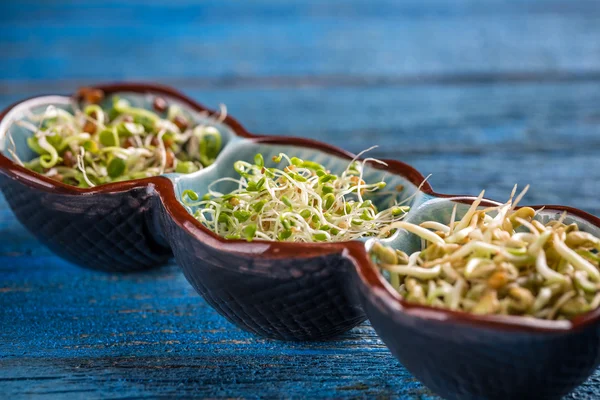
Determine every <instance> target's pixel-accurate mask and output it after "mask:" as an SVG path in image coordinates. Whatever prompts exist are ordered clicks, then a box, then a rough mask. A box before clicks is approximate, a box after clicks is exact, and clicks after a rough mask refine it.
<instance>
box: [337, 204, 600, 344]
mask: <svg viewBox="0 0 600 400" xmlns="http://www.w3.org/2000/svg"><path fill="white" fill-rule="evenodd" d="M434 195H435V197H438V198H446V199H449V200H453V201H454V202H457V203H464V204H471V203H473V202H474V201H475V200H476V197H475V196H452V195H447V194H437V193H434ZM495 204H498V202H496V201H494V200H490V199H487V198H484V199H483V200H482V202H481V205H483V206H492V205H495ZM522 207H531V208H533V209H534V210H540V209H542V208H543V209H544V211H555V212H557V213H563V212H565V211H566V212H567V213H568V214H570V215H574V216H576V217H579V218H581V219H583V220H585V221H587V222H589V223H591V224H593V225H595V226H597V227H600V218H598V217H596V216H594V215H592V214H589V213H587V212H585V211H583V210H580V209H578V208H574V207H569V206H563V205H552V204H545V205H528V206H522ZM522 207H517V209H519V208H522ZM345 255H346V256H347V257H348V258H349V259H351V260H352V261H353V262H354V265H355V267H356V271H357V274H358V277H359V279H360V280H361V281H362V283H363V284H365V285H366V286H367V287H368V288H369V291H370V295H372V296H375V297H376V298H377V300H379V301H381V302H382V303H383V304H384V305H385V306H386V307H387V308H388V309H389V310H392V312H393V313H401V314H406V315H409V316H411V317H415V318H421V319H429V320H436V321H439V322H440V323H449V324H466V325H470V326H472V327H476V328H487V329H493V330H499V331H504V332H523V333H539V334H549V333H550V334H552V333H553V334H557V333H570V332H574V331H579V330H581V329H583V328H585V327H587V326H590V325H593V324H596V323H598V322H600V307H598V308H596V309H594V310H591V311H588V312H586V313H584V314H581V315H578V316H577V317H575V318H573V319H570V320H567V321H555V320H552V321H548V320H543V319H539V318H527V317H521V316H505V315H476V314H471V313H468V312H465V311H453V310H448V309H444V308H438V307H432V306H427V305H421V304H416V303H411V302H408V301H406V300H405V299H404V298H402V296H400V294H399V293H398V292H396V290H394V288H393V287H392V286H391V284H390V283H389V282H388V281H387V280H386V279H385V278H384V276H383V275H382V274H381V273H380V272H379V271H378V269H377V267H376V266H375V265H374V263H373V262H372V261H371V259H370V257H369V254H368V252H367V251H366V250H365V249H360V248H358V247H356V246H354V245H353V244H351V245H349V246H347V252H346V253H345Z"/></svg>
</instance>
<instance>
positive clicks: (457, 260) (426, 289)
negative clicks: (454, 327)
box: [371, 187, 600, 320]
mask: <svg viewBox="0 0 600 400" xmlns="http://www.w3.org/2000/svg"><path fill="white" fill-rule="evenodd" d="M515 190H516V187H515ZM515 190H513V193H512V195H511V197H510V199H509V200H508V202H507V203H505V204H502V205H499V206H496V207H488V208H484V209H482V210H478V206H479V204H480V202H481V200H482V197H483V192H482V193H481V195H480V196H479V197H478V198H477V200H476V201H475V202H473V204H472V205H471V207H470V208H469V210H468V211H467V213H466V214H465V215H464V217H463V218H461V219H455V215H456V206H455V207H454V210H453V213H452V217H451V218H450V221H448V224H447V225H446V224H442V223H440V222H437V221H426V222H423V223H421V224H419V225H415V224H411V223H408V222H405V221H400V222H396V223H394V224H391V225H389V226H387V227H386V228H385V229H384V232H385V231H386V230H390V229H402V230H406V231H408V232H409V234H413V235H417V236H419V237H420V238H421V243H422V245H421V250H420V251H416V252H414V253H412V254H410V255H408V254H406V253H404V252H402V251H400V250H393V249H392V248H389V247H386V246H384V245H382V244H381V243H374V245H373V246H372V249H371V256H372V258H373V259H374V261H375V262H376V263H377V265H378V266H379V268H380V269H381V270H382V271H384V275H386V276H387V277H388V278H389V281H390V283H391V285H392V286H393V287H394V289H396V290H397V291H398V293H400V295H402V297H403V298H404V299H406V300H407V301H409V302H414V303H418V304H423V305H429V306H434V307H442V308H447V309H451V310H460V311H465V312H469V313H473V314H504V315H517V316H528V317H534V318H541V319H548V320H561V319H570V318H573V317H575V316H577V315H579V314H582V313H585V312H587V311H590V310H593V309H595V308H597V307H598V306H599V305H600V269H599V266H600V256H599V254H598V252H599V250H600V239H598V238H597V237H595V236H593V235H591V234H590V233H586V232H583V231H580V230H579V228H578V226H577V224H575V223H572V224H569V225H567V224H565V223H564V220H565V217H566V214H563V215H562V216H561V218H560V219H558V220H553V221H550V222H548V223H546V224H542V223H541V222H539V221H538V220H536V219H534V217H535V215H536V211H534V210H533V209H532V208H529V207H523V208H519V209H516V208H515V207H516V205H517V203H518V202H519V200H520V199H521V198H522V197H523V195H524V193H525V192H526V190H527V188H525V190H524V191H523V192H522V193H521V194H520V195H519V196H518V197H517V198H516V199H515V200H514V201H513V197H514V194H515Z"/></svg>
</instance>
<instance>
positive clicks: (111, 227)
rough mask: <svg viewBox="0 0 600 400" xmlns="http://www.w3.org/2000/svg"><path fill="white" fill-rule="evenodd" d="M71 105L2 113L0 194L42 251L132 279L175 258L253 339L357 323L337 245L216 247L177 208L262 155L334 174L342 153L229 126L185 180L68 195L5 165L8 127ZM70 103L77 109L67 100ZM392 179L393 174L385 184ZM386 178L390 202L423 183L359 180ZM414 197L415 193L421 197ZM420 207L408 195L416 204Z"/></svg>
mask: <svg viewBox="0 0 600 400" xmlns="http://www.w3.org/2000/svg"><path fill="white" fill-rule="evenodd" d="M97 88H98V89H101V90H103V91H104V92H105V94H106V98H107V100H106V101H110V98H111V96H113V95H118V96H119V97H121V98H126V99H128V100H130V101H131V102H133V103H134V104H135V105H137V106H146V107H148V108H149V107H150V105H151V103H152V100H153V97H154V96H155V95H160V96H161V97H164V98H165V99H166V100H167V101H168V102H169V103H178V104H179V105H180V107H182V108H183V109H184V110H185V111H186V112H187V113H188V115H189V116H191V117H192V118H194V119H195V120H196V121H198V122H200V120H201V119H202V118H205V112H206V111H207V110H206V109H205V108H204V107H202V106H201V105H199V104H197V103H195V102H194V101H192V100H190V99H188V98H187V97H185V96H183V95H181V94H179V93H177V92H175V91H174V90H172V89H170V88H166V87H162V86H155V85H144V84H116V85H99V86H97ZM71 101H73V99H72V98H71V97H70V96H40V97H36V98H33V99H29V100H25V101H23V102H20V103H17V104H15V105H13V106H11V107H9V108H8V109H7V110H5V111H4V112H3V113H2V114H1V115H0V185H1V189H2V191H3V193H4V195H5V197H6V200H7V202H8V203H9V205H10V207H11V208H12V209H13V211H14V213H15V215H16V216H17V218H18V219H19V220H20V221H21V222H22V223H23V225H25V226H26V227H27V228H28V229H29V230H30V231H31V232H32V233H33V234H34V235H36V237H38V238H39V240H40V241H42V242H43V243H45V244H46V245H47V246H48V247H49V248H50V249H52V250H53V251H54V252H56V253H57V254H59V255H60V256H62V257H64V258H66V259H68V260H69V261H71V262H73V263H76V264H78V265H81V266H83V267H87V268H94V269H100V270H105V271H124V272H127V271H137V270H143V269H147V268H153V267H157V266H160V265H161V264H164V263H165V262H166V261H168V260H169V259H170V258H171V257H172V256H173V254H174V255H175V258H176V261H177V263H178V264H179V265H180V266H181V268H182V270H183V272H184V274H185V276H186V278H187V279H188V280H189V281H190V283H191V284H192V285H193V286H194V288H195V289H196V290H197V291H198V292H199V293H200V294H201V295H202V296H204V297H205V298H206V300H207V301H208V302H209V303H210V304H211V305H212V306H213V307H214V308H215V309H217V310H218V311H219V312H220V313H221V314H223V315H224V316H225V317H227V318H228V319H229V320H230V321H232V322H234V323H235V324H237V325H238V326H240V327H242V328H244V329H246V330H249V331H251V332H255V333H257V334H260V335H263V336H267V337H271V338H277V339H287V340H307V339H324V338H328V337H332V336H335V335H339V334H341V333H343V332H345V331H347V330H348V329H350V328H352V327H354V326H355V325H357V324H359V323H360V322H362V321H364V319H365V315H364V312H363V310H362V307H361V305H360V302H359V300H358V297H356V296H355V294H356V293H355V291H352V290H349V287H350V283H349V282H348V279H349V278H350V277H351V274H350V273H349V270H350V268H353V267H352V263H351V262H350V261H349V260H348V259H347V258H346V257H344V255H343V252H344V250H345V247H344V246H343V245H342V244H339V243H338V244H320V245H316V244H294V243H273V242H264V241H255V242H252V243H248V242H246V241H243V240H225V239H223V238H221V237H218V236H217V235H215V234H213V233H212V232H210V231H209V230H207V229H206V228H205V227H204V226H203V225H202V224H201V223H199V222H198V221H196V220H195V219H194V218H193V217H192V215H190V213H189V212H188V211H187V210H186V209H185V208H184V207H183V206H182V204H181V203H180V202H179V197H180V196H179V195H180V193H181V192H183V191H184V190H186V189H194V190H196V191H197V192H200V193H202V192H203V191H205V189H206V186H207V185H208V183H209V182H211V181H213V180H214V179H215V178H217V177H222V176H232V175H233V174H234V171H233V167H232V164H233V161H235V160H238V159H248V160H251V159H253V157H254V155H255V154H256V153H257V152H261V153H263V155H264V156H265V159H266V160H267V162H269V161H268V160H270V158H271V156H272V155H275V154H278V153H279V152H282V151H284V152H288V153H293V154H294V155H296V156H298V157H304V158H307V159H312V160H314V161H317V162H320V163H322V164H323V165H325V166H326V167H327V168H329V169H331V170H333V171H338V172H341V171H342V170H343V169H345V167H346V166H347V164H348V162H349V160H351V158H352V155H350V154H349V153H346V152H344V151H342V150H339V149H336V148H334V147H331V146H328V145H326V144H322V143H318V142H315V141H311V140H306V139H301V138H285V137H261V136H257V135H251V134H250V133H248V132H247V131H246V130H245V129H244V128H243V127H242V126H241V125H240V124H239V123H237V122H236V121H235V120H234V119H233V118H231V117H227V118H226V119H225V120H224V121H223V124H221V125H220V126H218V129H219V131H220V132H221V134H222V136H223V137H224V147H223V149H222V151H221V153H220V155H219V156H218V158H217V160H216V162H215V164H214V165H212V166H210V167H208V168H205V169H203V170H201V171H198V172H196V173H193V174H189V175H185V176H184V175H181V174H169V175H165V176H159V177H154V178H146V179H140V180H135V181H128V182H122V183H114V184H109V185H103V186H97V187H95V188H92V189H78V188H75V187H71V186H67V185H65V184H62V183H58V182H56V181H53V180H51V179H49V178H46V177H43V176H41V175H39V174H37V173H34V172H32V171H29V170H27V169H25V168H23V167H20V166H19V165H17V164H16V163H14V162H13V161H12V160H11V159H10V156H9V152H8V146H9V145H11V143H10V141H9V140H8V135H7V132H10V134H11V135H10V136H11V137H12V139H13V140H14V141H15V144H16V148H17V151H18V156H19V158H20V159H22V160H28V159H30V158H31V157H32V156H33V154H31V153H30V152H29V150H28V148H27V146H26V136H27V135H28V134H30V133H28V132H26V131H25V130H24V129H21V128H19V127H18V126H17V125H15V124H14V122H15V121H17V120H19V119H23V118H27V112H28V110H33V111H36V110H44V109H45V108H46V107H47V106H48V105H50V104H52V105H54V106H57V107H63V108H67V109H68V108H69V107H71V105H70V104H71ZM75 101H78V99H75ZM389 172H391V173H392V174H389ZM384 173H386V174H388V175H389V176H388V178H387V179H386V181H387V182H388V184H390V185H394V186H396V185H404V186H405V190H404V191H403V192H402V193H401V195H400V196H401V197H400V198H406V197H407V196H409V195H411V194H413V193H415V191H416V190H417V185H418V184H419V183H421V181H422V180H423V177H422V176H421V175H420V174H419V173H418V172H416V171H415V170H413V169H412V168H410V167H408V166H406V165H404V164H402V163H400V162H396V161H395V162H391V164H390V167H389V171H384V170H382V169H381V166H378V165H375V166H369V167H368V168H367V170H366V171H365V176H366V179H369V178H371V177H372V176H374V175H377V178H378V179H379V178H380V177H381V175H382V174H384ZM419 195H420V194H419ZM417 197H418V196H417Z"/></svg>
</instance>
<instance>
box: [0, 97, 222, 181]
mask: <svg viewBox="0 0 600 400" xmlns="http://www.w3.org/2000/svg"><path fill="white" fill-rule="evenodd" d="M99 92H100V93H94V96H92V97H90V96H87V97H89V98H90V99H92V98H93V99H94V101H96V100H98V101H99V100H101V99H102V98H103V97H104V94H103V93H102V92H101V91H99ZM87 97H86V96H84V98H87ZM90 99H88V103H87V104H84V107H83V111H81V110H79V109H76V110H75V112H74V113H70V112H68V111H65V110H62V109H58V108H56V107H54V106H49V107H47V108H46V110H45V111H44V112H42V113H39V114H31V115H30V116H29V117H28V119H29V121H27V120H23V121H17V122H15V124H17V125H19V126H21V127H22V128H25V129H27V130H28V131H30V132H31V133H32V135H31V136H30V137H29V138H28V139H27V145H28V146H29V148H30V149H31V150H33V151H34V152H35V153H37V154H38V157H37V158H34V159H33V160H31V161H29V162H23V160H21V159H19V157H18V156H17V148H16V145H15V143H14V141H13V140H12V137H11V136H10V135H9V136H8V139H9V142H10V144H11V146H12V147H11V148H9V149H8V151H9V153H10V154H11V156H12V158H13V159H14V160H15V162H17V163H18V164H20V165H23V166H25V167H26V168H29V169H31V170H33V171H35V172H38V173H40V174H43V175H45V176H47V177H50V178H52V179H55V180H58V181H61V182H63V183H66V184H69V185H73V186H78V187H84V188H85V187H93V186H96V185H102V184H105V183H111V182H119V181H124V180H129V179H138V178H145V177H149V176H155V175H160V174H163V173H172V172H177V173H185V174H187V173H192V172H195V171H198V170H200V169H202V168H204V167H207V166H209V165H211V164H212V163H214V161H215V159H216V158H217V156H218V154H219V152H220V151H221V147H222V138H221V134H220V133H219V131H218V130H217V128H216V127H214V126H210V125H196V126H192V125H190V127H189V128H188V127H187V124H189V123H190V121H191V119H190V118H189V117H188V116H187V115H186V114H185V113H184V111H183V110H182V109H181V108H180V107H179V106H176V105H172V106H171V107H169V109H168V110H169V115H167V116H165V115H164V114H165V111H166V110H167V108H166V107H165V108H163V107H162V106H160V105H161V104H163V103H165V104H166V102H165V100H164V99H160V101H158V104H159V106H160V107H154V108H155V110H157V111H158V113H155V112H153V111H151V110H146V109H144V108H138V107H133V106H132V105H131V104H130V103H129V102H128V101H126V100H124V99H119V98H118V97H117V96H114V97H113V102H112V106H109V107H105V108H103V107H101V106H100V105H98V104H96V103H89V101H91V100H90ZM157 99H158V98H157ZM155 103H156V102H155ZM223 113H224V111H223V109H221V112H220V114H219V117H218V118H217V117H216V116H209V117H208V119H209V122H210V123H214V124H216V123H219V122H220V120H219V118H221V117H222V116H223ZM181 127H185V129H181ZM73 155H76V157H75V156H73Z"/></svg>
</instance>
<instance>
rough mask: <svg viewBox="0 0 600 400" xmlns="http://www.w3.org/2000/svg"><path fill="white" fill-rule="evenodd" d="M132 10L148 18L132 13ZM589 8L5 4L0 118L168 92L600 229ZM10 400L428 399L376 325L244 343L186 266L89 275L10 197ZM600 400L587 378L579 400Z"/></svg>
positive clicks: (563, 1) (549, 4)
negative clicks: (50, 244) (557, 210)
mask: <svg viewBox="0 0 600 400" xmlns="http://www.w3.org/2000/svg"><path fill="white" fill-rule="evenodd" d="M140 6H144V7H140ZM599 17H600V7H598V6H597V2H596V1H593V0H591V1H578V2H572V1H567V0H549V1H544V0H530V1H526V2H523V1H503V0H492V1H486V2H481V1H475V0H457V1H427V2H422V1H416V0H410V1H405V2H404V1H403V2H397V1H392V0H385V1H378V2H372V1H368V0H349V1H341V0H336V1H330V2H322V1H317V0H310V1H307V0H290V1H286V2H275V1H272V0H260V1H257V2H252V3H250V2H234V1H230V0H222V1H219V2H202V3H198V2H195V1H191V0H170V1H169V2H159V1H155V0H144V1H141V0H135V1H131V2H127V3H126V4H124V2H122V1H117V0H109V1H101V0H91V1H88V2H85V4H83V3H82V2H71V1H67V0H57V1H53V2H48V1H43V0H36V1H33V0H24V1H21V2H2V4H0V52H1V53H2V57H0V107H5V106H7V105H8V104H10V103H11V102H14V101H16V100H20V99H22V98H24V97H27V96H32V95H37V94H42V93H68V92H71V91H72V90H74V89H75V88H76V87H77V86H79V85H82V84H86V83H91V82H98V81H107V80H123V79H130V80H141V79H144V80H156V81H159V82H162V83H166V84H173V85H175V86H176V87H178V88H179V89H181V90H182V91H184V92H186V93H187V94H189V95H191V96H192V97H194V98H196V99H197V100H199V101H200V102H202V103H205V104H206V105H209V106H211V107H216V106H217V105H218V104H219V103H225V104H227V105H228V108H229V110H230V112H231V113H232V114H233V115H234V116H235V117H237V118H238V119H239V120H240V121H241V122H242V123H243V124H244V125H245V126H246V127H247V128H248V129H250V130H251V131H254V132H260V133H268V134H283V135H300V136H305V137H310V138H316V139H319V140H325V141H328V142H330V143H332V144H334V145H337V146H340V147H343V148H346V149H348V150H351V151H353V152H358V151H360V150H362V149H364V148H367V147H370V146H371V145H374V144H378V145H379V146H380V147H379V148H377V149H375V150H373V152H372V154H373V155H374V156H377V157H385V158H397V159H401V160H403V161H406V162H409V163H411V164H413V165H414V166H415V167H417V168H418V169H419V170H420V171H421V172H423V173H425V174H429V173H431V174H433V175H432V177H431V182H432V184H433V186H434V188H435V189H436V190H438V191H441V192H448V193H461V194H477V193H478V192H479V191H480V190H481V189H486V190H487V195H488V196H489V197H492V198H497V199H503V198H505V197H506V196H507V194H508V193H509V191H510V189H511V188H512V185H513V184H514V183H519V184H526V183H531V184H532V189H531V191H530V193H529V194H528V195H527V197H526V198H525V202H527V203H558V204H566V205H571V206H575V207H579V208H582V209H584V210H586V211H589V212H592V213H595V214H600V186H599V184H598V182H600V158H599V157H598V156H597V154H598V150H599V149H600V42H599V41H598V40H597V38H598V37H599V34H600V25H599V24H598V23H597V21H598V18H599ZM0 326H1V327H2V329H0V390H1V393H2V396H4V397H6V398H70V399H71V398H76V399H77V398H81V399H100V398H123V399H125V398H159V397H163V398H167V397H173V396H178V397H197V398H204V397H212V398H216V397H229V398H259V397H262V398H265V397H266V398H273V397H278V398H286V397H289V398H297V397H310V398H319V397H336V398H375V397H380V398H402V399H433V398H437V397H436V396H434V395H433V394H432V393H431V392H429V391H428V390H427V389H426V388H424V387H423V386H422V385H421V384H420V383H419V382H417V381H416V380H415V379H414V378H413V377H412V376H411V375H410V374H409V373H408V372H407V371H406V370H405V369H404V368H403V367H402V366H401V365H399V363H398V362H397V361H396V360H395V359H394V358H393V357H392V356H391V354H390V353H389V351H388V350H387V349H386V347H385V346H384V345H383V343H382V342H381V341H380V340H379V339H378V338H377V335H376V334H375V332H374V331H373V330H372V328H371V327H370V326H369V325H368V323H366V324H364V325H361V326H359V327H357V328H355V329H353V330H352V331H350V332H349V333H348V334H346V335H345V336H343V337H341V338H339V339H337V340H332V341H328V342H321V343H282V342H276V341H270V340H265V339H261V338H258V337H255V336H252V335H249V334H247V333H245V332H242V331H240V330H239V329H237V328H236V327H235V326H233V325H231V324H229V323H228V322H226V321H225V320H224V319H223V318H221V317H220V316H219V315H218V314H216V312H215V311H214V310H212V309H211V308H210V307H209V306H208V305H207V304H206V303H205V302H204V301H203V300H202V299H201V298H200V297H199V296H197V295H196V294H195V292H194V291H193V289H191V287H190V286H189V285H188V284H187V282H186V281H185V279H184V278H183V277H182V275H181V273H180V272H179V270H178V268H177V267H176V266H174V265H171V266H169V267H167V268H165V269H162V270H158V271H154V272H149V273H144V274H136V275H116V274H115V275H113V274H102V273H97V272H91V271H85V270H82V269H79V268H77V267H75V266H73V265H71V264H69V263H67V262H65V261H62V260H61V259H59V258H57V257H55V256H54V255H53V254H52V253H50V252H49V251H48V250H47V249H46V248H44V247H43V246H41V245H40V244H39V243H38V242H37V241H36V240H35V239H34V238H33V236H32V235H31V234H30V233H29V232H27V231H26V230H24V229H23V228H22V227H21V226H20V225H19V223H18V222H17V221H16V220H15V219H14V217H13V215H12V213H11V212H10V210H9V209H8V206H7V205H6V203H5V201H4V199H3V198H2V196H1V195H0ZM599 396H600V374H599V373H598V372H597V373H596V374H595V375H594V376H593V377H591V378H590V379H589V380H588V381H587V382H586V383H585V384H584V385H582V386H581V387H580V388H579V389H577V391H576V392H575V393H573V394H572V395H570V396H569V398H571V399H595V398H598V397H599Z"/></svg>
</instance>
